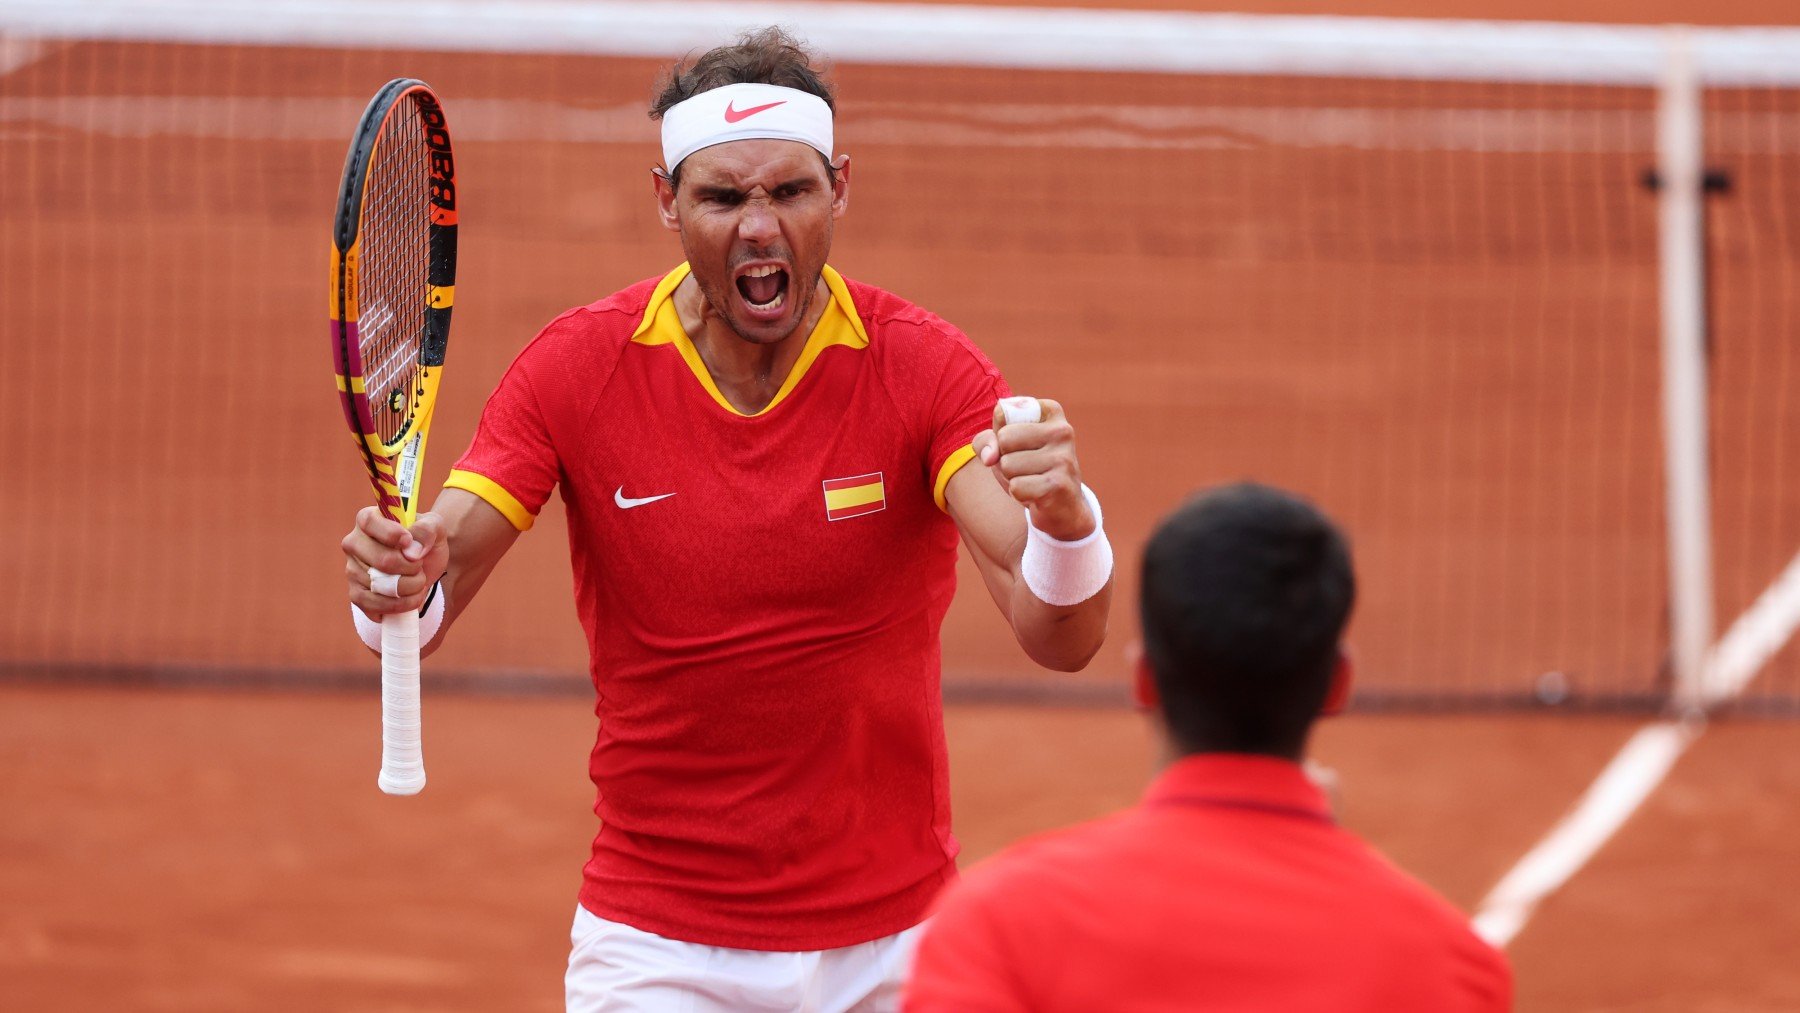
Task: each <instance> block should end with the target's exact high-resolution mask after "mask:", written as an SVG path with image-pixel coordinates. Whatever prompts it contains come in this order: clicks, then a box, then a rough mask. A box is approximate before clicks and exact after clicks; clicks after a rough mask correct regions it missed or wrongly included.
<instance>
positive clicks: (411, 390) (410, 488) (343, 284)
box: [331, 77, 456, 525]
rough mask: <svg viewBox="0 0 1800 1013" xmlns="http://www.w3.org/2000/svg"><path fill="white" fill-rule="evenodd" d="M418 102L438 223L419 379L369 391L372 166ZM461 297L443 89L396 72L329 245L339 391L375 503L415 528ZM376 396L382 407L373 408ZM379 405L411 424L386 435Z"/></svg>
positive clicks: (433, 222)
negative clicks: (364, 304)
mask: <svg viewBox="0 0 1800 1013" xmlns="http://www.w3.org/2000/svg"><path fill="white" fill-rule="evenodd" d="M408 104H410V105H411V106H413V107H414V108H416V110H417V112H418V117H419V123H420V125H421V126H422V127H423V130H424V135H425V144H426V147H427V149H428V152H429V157H428V165H429V172H428V178H427V179H423V180H420V181H419V185H420V186H422V187H427V188H428V190H429V195H430V196H429V200H430V215H431V218H430V224H429V225H428V226H427V250H428V253H427V256H428V258H429V266H428V268H427V272H426V283H427V291H426V292H425V293H424V294H423V298H424V299H425V300H426V307H425V313H424V317H423V320H424V323H423V327H424V334H423V335H422V336H421V338H422V339H421V340H420V342H419V370H418V374H417V382H416V383H413V384H409V385H407V387H406V388H405V389H396V390H391V391H369V390H367V389H366V387H365V384H364V379H365V378H364V374H363V368H364V363H363V361H362V351H361V347H360V345H359V343H358V340H359V337H358V329H357V322H358V318H359V316H360V310H361V305H360V303H359V301H358V293H357V265H358V261H359V258H360V257H361V256H362V254H363V249H362V242H363V235H362V230H361V225H362V222H363V212H364V208H365V202H366V201H367V199H368V196H369V194H368V193H367V183H368V178H369V171H370V166H371V165H373V164H374V163H375V160H376V159H377V158H379V157H380V155H381V154H382V153H381V152H380V151H378V150H377V148H378V146H379V145H380V142H381V138H382V133H383V129H384V128H385V127H386V125H387V123H388V120H389V119H390V118H391V117H395V116H402V115H407V114H409V113H410V112H411V110H410V109H408ZM455 300H456V162H455V158H454V155H453V153H452V150H451V146H450V131H449V127H448V124H447V123H446V120H445V117H444V108H443V105H442V103H440V102H439V101H438V97H437V94H436V93H435V92H433V91H432V90H431V87H430V86H429V85H427V84H425V83H424V82H423V81H418V80H414V79H413V78H404V77H403V78H396V79H394V80H392V81H389V82H388V83H387V84H385V85H383V86H382V88H381V90H380V91H378V92H376V93H375V97H374V98H373V99H371V100H370V101H369V106H368V108H367V109H365V110H364V111H363V115H362V119H361V120H360V121H359V122H358V123H357V127H356V135H355V137H354V138H353V139H352V140H351V142H350V152H349V154H348V155H347V156H346V157H345V160H344V180H343V186H342V188H341V189H340V190H339V193H338V201H337V211H336V220H335V223H334V226H333V230H332V246H331V352H332V359H333V364H334V366H335V367H336V371H337V388H338V393H339V394H340V396H341V399H342V402H343V407H344V420H345V421H346V422H347V423H349V426H350V431H351V433H352V434H354V436H355V438H356V442H357V446H358V447H359V448H360V449H361V451H362V454H363V458H364V460H365V462H366V463H367V464H368V469H369V480H370V482H371V483H372V484H373V486H374V488H375V496H376V502H377V503H379V504H380V507H381V510H382V512H383V513H384V514H386V515H387V516H388V517H390V518H392V519H394V520H395V521H398V522H399V523H401V524H405V525H411V524H412V522H413V520H414V518H415V517H416V515H417V512H418V491H419V484H420V483H419V479H420V469H421V467H422V465H423V462H424V458H425V437H426V434H427V433H428V432H429V431H430V427H431V413H432V411H433V409H434V408H435V407H436V404H437V390H438V382H439V377H440V374H441V372H442V370H443V366H444V354H445V351H446V350H447V348H448V346H449V340H450V310H451V308H452V306H453V305H454V304H455ZM371 395H373V396H374V397H375V398H377V399H378V402H379V403H376V404H373V405H372V404H371V403H370V396H371ZM378 411H388V412H404V413H405V421H404V422H403V424H402V425H401V427H400V429H399V430H398V432H396V434H395V435H394V436H393V437H392V438H391V439H388V440H383V439H382V437H381V436H380V435H379V434H380V430H379V429H378V428H377V427H376V425H375V413H376V412H378Z"/></svg>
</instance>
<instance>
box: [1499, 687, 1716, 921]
mask: <svg viewBox="0 0 1800 1013" xmlns="http://www.w3.org/2000/svg"><path fill="white" fill-rule="evenodd" d="M1700 727H1701V726H1700V724H1699V723H1698V722H1683V721H1658V722H1655V723H1653V724H1649V725H1646V726H1644V727H1643V728H1641V729H1639V730H1638V733H1637V734H1636V735H1633V736H1632V737H1631V741H1629V742H1627V743H1625V748H1623V749H1621V750H1619V755H1617V756H1615V757H1613V760H1612V762H1611V763H1609V764H1607V765H1606V769H1605V770H1604V771H1602V772H1601V774H1600V776H1599V777H1598V778H1597V779H1595V781H1594V783H1593V784H1592V785H1591V786H1590V787H1589V788H1588V790H1587V794H1585V795H1583V796H1582V797H1581V801H1580V802H1579V803H1578V804H1577V805H1576V806H1575V808H1574V809H1572V810H1570V812H1569V814H1568V815H1567V816H1565V817H1563V819H1562V822H1560V823H1558V824H1557V825H1556V826H1555V827H1554V828H1552V829H1551V831H1550V833H1549V834H1548V835H1546V836H1545V837H1544V839H1543V840H1541V841H1539V842H1538V843H1537V846H1536V847H1534V848H1532V849H1531V850H1530V851H1529V852H1527V853H1526V855H1525V857H1524V858H1521V859H1519V862H1518V864H1517V865H1514V866H1513V867H1512V869H1511V870H1510V871H1509V872H1507V874H1506V875H1505V876H1504V877H1502V878H1501V880H1500V882H1499V884H1498V885H1496V886H1495V887H1494V889H1493V890H1492V891H1490V892H1489V893H1488V895H1487V897H1486V899H1484V900H1483V901H1482V902H1481V907H1480V908H1479V909H1478V911H1477V913H1476V915H1475V931H1476V933H1477V934H1479V935H1480V936H1481V938H1483V939H1486V940H1487V941H1488V942H1490V943H1493V944H1494V945H1495V946H1505V945H1506V944H1507V943H1509V942H1511V941H1512V938H1513V937H1514V936H1516V935H1518V934H1519V930H1520V929H1522V928H1524V927H1525V923H1526V921H1528V920H1529V919H1530V918H1531V914H1532V912H1533V911H1535V910H1536V909H1537V906H1538V903H1539V902H1540V901H1542V900H1543V899H1544V898H1545V897H1548V896H1549V895H1550V894H1552V893H1554V892H1556V891H1557V890H1558V889H1559V888H1561V887H1562V885H1563V884H1564V883H1567V882H1568V881H1569V877H1571V876H1573V875H1575V873H1576V872H1578V871H1580V869H1581V867H1582V866H1584V865H1586V864H1587V862H1588V859H1590V858H1592V857H1594V853H1595V852H1596V851H1599V850H1600V847H1601V845H1603V844H1605V843H1606V842H1607V841H1608V840H1610V839H1611V838H1612V835H1613V834H1614V833H1615V832H1616V831H1617V830H1618V829H1619V827H1620V826H1621V825H1623V824H1624V822H1625V820H1626V819H1627V818H1629V817H1630V816H1631V814H1632V813H1634V812H1636V811H1637V808H1638V806H1639V805H1642V804H1643V801H1644V799H1646V798H1648V797H1650V793H1651V792H1652V791H1655V790H1656V786H1657V785H1659V784H1661V783H1662V780H1663V777H1664V776H1666V775H1667V774H1668V773H1669V768H1671V767H1673V766H1674V765H1675V760H1676V758H1677V757H1679V756H1681V754H1682V753H1683V752H1685V751H1686V750H1687V747H1688V746H1689V745H1690V744H1692V743H1693V741H1694V740H1695V739H1697V738H1699V736H1700Z"/></svg>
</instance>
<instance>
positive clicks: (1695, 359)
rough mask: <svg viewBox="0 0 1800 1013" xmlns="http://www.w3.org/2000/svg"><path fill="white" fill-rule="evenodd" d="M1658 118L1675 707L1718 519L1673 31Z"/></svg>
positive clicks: (1696, 171) (1688, 135)
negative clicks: (1709, 461) (1709, 457)
mask: <svg viewBox="0 0 1800 1013" xmlns="http://www.w3.org/2000/svg"><path fill="white" fill-rule="evenodd" d="M1667 31H1668V34H1667V39H1666V46H1665V52H1664V63H1663V71H1662V77H1661V81H1660V82H1659V86H1658V97H1657V115H1656V166H1657V174H1658V176H1659V177H1660V179H1661V186H1660V187H1658V190H1657V203H1658V209H1657V210H1658V223H1657V231H1658V238H1659V247H1660V249H1659V257H1658V261H1659V269H1660V275H1661V277H1660V287H1661V302H1662V411H1663V451H1664V472H1665V476H1664V481H1665V485H1666V494H1667V508H1668V551H1669V625H1670V662H1671V666H1670V667H1671V670H1672V673H1673V676H1674V680H1673V691H1674V692H1673V702H1674V704H1675V706H1676V707H1677V708H1678V709H1679V710H1681V711H1682V712H1684V713H1690V714H1691V713H1697V712H1700V711H1703V710H1704V709H1705V705H1706V702H1707V697H1708V694H1707V687H1706V685H1705V680H1706V666H1707V658H1708V655H1709V653H1710V650H1711V645H1712V636H1713V580H1712V516H1711V503H1710V487H1709V482H1708V476H1709V470H1708V465H1707V405H1706V400H1707V393H1706V386H1707V362H1706V288H1705V266H1704V263H1703V260H1702V258H1703V257H1704V255H1705V250H1704V246H1703V244H1704V221H1703V219H1702V215H1703V211H1702V207H1701V185H1702V171H1701V159H1702V149H1701V107H1700V82H1699V79H1698V76H1697V73H1696V70H1695V66H1694V53H1693V44H1692V41H1691V39H1690V36H1689V34H1688V30H1687V29H1685V28H1683V27H1671V28H1669V29H1668V30H1667Z"/></svg>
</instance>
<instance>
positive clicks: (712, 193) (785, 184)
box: [694, 176, 819, 198]
mask: <svg viewBox="0 0 1800 1013" xmlns="http://www.w3.org/2000/svg"><path fill="white" fill-rule="evenodd" d="M818 184H819V181H818V179H817V178H815V177H813V176H795V177H793V178H791V179H784V180H782V181H781V182H779V183H775V184H773V185H771V186H770V187H769V192H770V193H774V192H775V191H776V190H783V189H790V188H791V189H796V190H797V189H801V188H804V187H809V186H817V185H818ZM694 192H695V193H696V194H698V195H699V196H700V197H702V198H718V197H742V196H743V195H744V191H743V190H740V189H738V188H737V187H735V186H732V185H731V184H729V183H695V184H694Z"/></svg>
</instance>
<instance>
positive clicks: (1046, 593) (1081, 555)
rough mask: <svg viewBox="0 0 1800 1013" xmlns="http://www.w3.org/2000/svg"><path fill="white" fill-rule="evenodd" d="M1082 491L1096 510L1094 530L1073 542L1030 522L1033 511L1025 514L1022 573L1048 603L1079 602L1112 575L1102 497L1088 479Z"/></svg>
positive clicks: (1096, 590)
mask: <svg viewBox="0 0 1800 1013" xmlns="http://www.w3.org/2000/svg"><path fill="white" fill-rule="evenodd" d="M1081 494H1082V495H1083V496H1085V497H1086V498H1087V504H1088V509H1089V510H1092V511H1093V512H1094V530H1093V531H1091V532H1089V533H1088V534H1087V535H1086V536H1085V537H1082V538H1077V539H1076V540H1074V541H1072V542H1065V541H1062V540H1061V539H1057V538H1051V537H1050V536H1049V535H1046V534H1044V533H1043V532H1042V531H1039V530H1038V529H1037V526H1036V525H1034V524H1032V523H1031V514H1030V512H1029V511H1027V512H1026V514H1025V556H1024V558H1022V559H1020V560H1019V575H1020V576H1021V577H1024V578H1025V586H1026V587H1027V588H1030V589H1031V593H1032V594H1034V595H1037V597H1038V600H1039V601H1042V602H1044V603H1045V604H1047V605H1079V604H1081V603H1082V602H1084V601H1087V600H1088V599H1089V598H1092V597H1093V596H1094V595H1097V594H1099V593H1100V589H1101V588H1103V587H1105V586H1106V582H1107V581H1109V580H1111V579H1112V569H1113V551H1112V543H1111V542H1109V541H1107V540H1106V529H1105V528H1104V527H1102V526H1101V522H1102V517H1101V514H1100V500H1099V499H1098V498H1097V497H1095V496H1094V490H1092V489H1089V488H1088V487H1087V484H1086V483H1085V482H1084V483H1082V486H1081Z"/></svg>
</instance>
